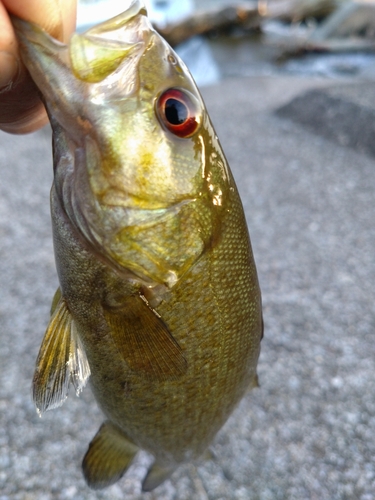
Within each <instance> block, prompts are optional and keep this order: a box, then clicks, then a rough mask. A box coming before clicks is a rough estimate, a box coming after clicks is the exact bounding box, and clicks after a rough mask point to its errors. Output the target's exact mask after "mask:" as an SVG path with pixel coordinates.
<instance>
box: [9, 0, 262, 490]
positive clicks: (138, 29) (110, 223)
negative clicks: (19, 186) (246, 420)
mask: <svg viewBox="0 0 375 500" xmlns="http://www.w3.org/2000/svg"><path fill="white" fill-rule="evenodd" d="M13 23H14V26H15V29H16V32H17V35H18V38H19V40H20V47H21V52H22V57H23V60H24V62H25V64H26V66H27V68H28V70H29V72H30V73H31V75H32V77H33V79H34V81H35V82H36V84H37V86H38V87H39V89H40V92H41V94H42V96H43V100H44V102H45V105H46V109H47V111H48V114H49V117H50V121H51V126H52V130H53V154H54V183H53V186H52V190H51V213H52V224H53V237H54V248H55V257H56V266H57V272H58V277H59V282H60V287H59V289H58V290H57V292H56V294H55V297H54V298H53V301H52V307H51V319H50V322H49V325H48V327H47V330H46V333H45V336H44V339H43V342H42V345H41V348H40V351H39V355H38V359H37V363H36V370H35V374H34V379H33V397H34V402H35V404H36V407H37V410H38V412H39V413H40V414H41V413H43V412H44V411H47V410H50V409H53V408H56V407H58V406H60V405H61V404H62V403H63V402H64V400H65V399H66V397H67V392H68V388H69V385H70V384H71V383H72V384H73V385H74V387H75V389H76V392H77V393H79V392H80V391H81V390H82V389H83V387H84V386H85V384H86V382H87V380H88V379H89V378H90V382H91V386H92V390H93V393H94V395H95V398H96V400H97V402H98V404H99V406H100V407H101V409H102V411H103V413H104V415H105V417H106V421H105V422H104V424H103V425H102V427H101V428H100V429H99V431H98V433H97V434H96V436H95V437H94V439H93V441H92V442H91V444H90V446H89V449H88V451H87V453H86V455H85V457H84V459H83V472H84V476H85V479H86V481H87V483H88V485H89V486H91V487H92V488H104V487H106V486H109V485H110V484H113V483H114V482H116V481H117V480H118V479H120V477H121V476H122V475H123V474H124V473H125V471H126V470H127V468H128V467H129V466H130V464H131V462H132V460H133V458H134V456H135V455H136V453H137V451H138V450H139V449H144V450H147V451H148V452H150V453H151V454H152V455H153V456H154V457H155V462H154V464H153V465H152V466H151V468H150V470H149V471H148V473H147V475H146V477H145V479H144V481H143V484H142V488H143V490H144V491H150V490H152V489H154V488H156V487H157V486H158V485H159V484H161V483H162V482H163V481H164V480H165V479H166V478H168V477H169V475H170V474H171V473H173V471H174V470H175V469H176V468H177V467H178V465H179V464H181V463H184V462H186V461H190V460H194V459H196V458H197V457H199V456H200V455H202V453H203V452H204V451H205V450H206V448H207V447H208V446H209V444H210V443H211V441H212V440H213V438H214V436H215V434H216V433H217V432H218V430H219V429H220V428H221V426H222V425H223V424H224V422H225V421H226V420H227V418H228V417H229V415H230V414H231V412H232V411H233V409H234V407H235V406H236V404H237V403H238V402H239V401H240V399H241V398H242V397H243V395H244V394H245V392H246V391H247V390H248V388H250V387H251V386H254V385H256V381H257V376H256V365H257V361H258V357H259V350H260V340H261V338H262V331H263V322H262V312H261V295H260V290H259V285H258V279H257V273H256V268H255V264H254V260H253V255H252V250H251V245H250V240H249V235H248V231H247V226H246V221H245V217H244V213H243V209H242V205H241V201H240V199H239V195H238V192H237V188H236V185H235V182H234V180H233V177H232V174H231V171H230V169H229V166H228V164H227V161H226V159H225V156H224V153H223V151H222V149H221V146H220V144H219V141H218V139H217V137H216V135H215V132H214V129H213V127H212V124H211V122H210V119H209V116H208V114H207V111H206V109H205V106H204V103H203V101H202V98H201V96H200V94H199V92H198V90H197V88H196V85H195V83H194V81H193V79H192V77H191V76H190V74H189V71H188V70H187V68H186V66H185V65H184V63H183V62H182V61H181V60H180V59H179V57H178V56H177V55H176V54H175V53H174V51H173V50H172V49H171V48H170V47H169V46H168V45H167V44H166V42H165V41H164V40H163V39H162V38H161V37H160V35H158V33H157V32H155V31H154V30H153V28H152V26H151V24H150V22H149V20H148V19H147V13H146V10H145V8H144V6H143V3H142V2H141V1H139V0H136V1H133V2H132V3H131V5H130V6H129V8H128V10H127V11H125V12H124V13H123V14H121V15H119V16H117V17H115V18H113V19H111V20H109V21H106V22H104V23H102V24H100V25H98V26H96V27H94V28H91V29H89V30H88V31H87V32H85V33H84V34H81V35H80V34H74V35H73V36H72V38H71V40H70V43H69V44H68V45H65V44H62V43H60V42H58V41H56V40H54V39H53V38H51V37H50V36H49V35H48V34H47V33H45V32H44V31H43V30H42V29H41V28H39V27H38V26H35V25H33V24H31V23H27V22H25V21H21V20H19V19H15V18H13Z"/></svg>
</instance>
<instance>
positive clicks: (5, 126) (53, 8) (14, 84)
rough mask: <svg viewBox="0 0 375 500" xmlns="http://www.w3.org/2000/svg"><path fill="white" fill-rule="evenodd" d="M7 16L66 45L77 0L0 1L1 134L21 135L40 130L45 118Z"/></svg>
mask: <svg viewBox="0 0 375 500" xmlns="http://www.w3.org/2000/svg"><path fill="white" fill-rule="evenodd" d="M9 14H14V15H16V16H17V17H19V18H21V19H25V20H26V21H31V22H33V23H35V24H38V25H39V26H41V27H42V28H44V29H45V30H46V31H47V32H48V33H49V34H50V35H52V36H53V37H54V38H57V39H59V40H61V41H63V42H65V41H67V40H68V39H69V36H70V34H71V33H72V31H74V28H75V22H76V0H0V130H4V131H5V132H9V133H12V134H24V133H27V132H33V131H34V130H37V129H39V128H41V127H42V126H43V125H45V124H46V123H47V121H48V118H47V114H46V111H45V109H44V106H43V104H42V102H41V100H40V98H39V95H38V91H37V88H36V86H35V84H34V82H33V81H32V79H31V77H30V75H29V73H28V72H27V70H26V68H25V66H24V64H23V63H22V61H21V58H20V55H19V51H18V43H17V39H16V37H15V34H14V30H13V27H12V23H11V21H10V19H9Z"/></svg>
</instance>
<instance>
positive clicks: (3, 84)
mask: <svg viewBox="0 0 375 500" xmlns="http://www.w3.org/2000/svg"><path fill="white" fill-rule="evenodd" d="M18 71H19V63H18V60H17V59H16V58H15V57H14V55H13V54H11V53H10V52H5V51H3V50H0V93H1V92H7V91H8V90H10V89H11V88H12V86H13V85H14V83H15V82H16V80H17V77H18Z"/></svg>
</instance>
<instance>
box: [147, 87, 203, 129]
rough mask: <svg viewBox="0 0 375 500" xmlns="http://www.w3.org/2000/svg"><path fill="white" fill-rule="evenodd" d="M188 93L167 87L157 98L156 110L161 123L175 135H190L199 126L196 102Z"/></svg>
mask: <svg viewBox="0 0 375 500" xmlns="http://www.w3.org/2000/svg"><path fill="white" fill-rule="evenodd" d="M195 101H196V99H195V98H194V97H193V96H192V95H190V93H188V92H186V91H183V90H180V89H168V90H166V91H165V92H163V93H162V94H161V95H160V97H159V98H158V100H157V104H156V110H157V115H158V117H159V120H160V121H161V123H162V124H163V125H164V126H165V127H166V128H167V130H169V131H170V132H172V133H173V134H174V135H177V137H182V138H185V137H190V136H192V135H193V134H194V132H196V130H197V129H198V127H199V113H198V109H199V108H198V103H196V102H195Z"/></svg>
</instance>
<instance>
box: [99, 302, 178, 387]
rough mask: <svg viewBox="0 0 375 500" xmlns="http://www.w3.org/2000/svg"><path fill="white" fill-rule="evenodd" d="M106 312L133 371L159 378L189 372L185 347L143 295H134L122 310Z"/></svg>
mask: <svg viewBox="0 0 375 500" xmlns="http://www.w3.org/2000/svg"><path fill="white" fill-rule="evenodd" d="M104 314H105V318H106V321H107V323H108V325H109V326H110V328H111V331H112V337H113V340H114V342H115V344H116V347H117V348H118V350H119V351H120V353H121V354H122V356H123V358H124V359H125V361H126V363H127V364H128V365H129V366H130V368H131V369H132V370H135V371H138V372H142V373H144V374H145V375H146V376H148V377H150V378H154V379H157V380H166V379H169V378H175V377H178V376H180V375H182V374H184V373H185V372H186V370H187V362H186V359H185V357H184V354H183V352H182V349H181V347H180V346H179V345H178V343H177V342H176V340H175V339H174V338H173V336H172V335H171V333H170V332H169V330H168V327H167V325H166V324H165V323H164V321H163V320H162V319H161V317H160V316H159V315H158V314H157V313H156V312H155V311H154V310H153V309H151V308H150V307H149V306H148V304H147V303H146V301H144V300H142V298H141V297H140V296H134V297H130V298H129V299H127V300H126V303H125V304H124V306H123V307H121V309H120V310H117V309H116V310H106V311H105V313H104Z"/></svg>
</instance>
